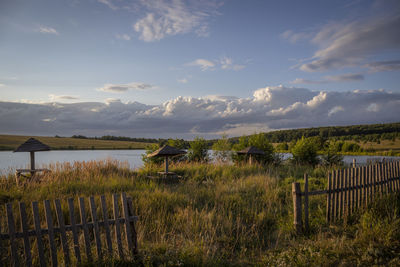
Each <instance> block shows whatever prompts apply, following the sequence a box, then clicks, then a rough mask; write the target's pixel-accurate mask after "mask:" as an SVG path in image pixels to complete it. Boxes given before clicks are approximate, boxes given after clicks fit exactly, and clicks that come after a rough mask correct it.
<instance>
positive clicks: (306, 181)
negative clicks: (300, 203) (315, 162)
mask: <svg viewBox="0 0 400 267" xmlns="http://www.w3.org/2000/svg"><path fill="white" fill-rule="evenodd" d="M308 214H309V213H308V174H307V173H305V174H304V227H305V230H306V231H308V230H309V221H308V219H309V216H308Z"/></svg>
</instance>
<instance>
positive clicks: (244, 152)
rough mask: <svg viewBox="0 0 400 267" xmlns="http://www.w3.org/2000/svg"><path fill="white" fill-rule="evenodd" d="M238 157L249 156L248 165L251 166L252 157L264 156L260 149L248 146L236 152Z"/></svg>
mask: <svg viewBox="0 0 400 267" xmlns="http://www.w3.org/2000/svg"><path fill="white" fill-rule="evenodd" d="M236 153H238V154H239V155H248V156H249V164H250V165H251V164H252V163H253V162H252V155H265V153H264V151H262V150H261V149H259V148H257V147H255V146H249V147H246V148H245V149H243V150H240V151H238V152H236Z"/></svg>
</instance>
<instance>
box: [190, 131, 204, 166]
mask: <svg viewBox="0 0 400 267" xmlns="http://www.w3.org/2000/svg"><path fill="white" fill-rule="evenodd" d="M187 157H188V160H189V161H191V162H208V161H209V157H208V145H207V141H206V140H204V138H201V137H196V138H195V139H194V140H193V141H192V142H190V148H189V150H188V153H187Z"/></svg>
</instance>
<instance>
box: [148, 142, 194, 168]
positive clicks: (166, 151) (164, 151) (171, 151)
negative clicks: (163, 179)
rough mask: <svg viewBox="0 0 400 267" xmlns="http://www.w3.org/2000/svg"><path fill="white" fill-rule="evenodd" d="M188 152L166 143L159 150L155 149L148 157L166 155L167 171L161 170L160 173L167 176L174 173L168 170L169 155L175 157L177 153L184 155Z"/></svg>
mask: <svg viewBox="0 0 400 267" xmlns="http://www.w3.org/2000/svg"><path fill="white" fill-rule="evenodd" d="M183 154H186V152H185V151H183V150H180V149H177V148H175V147H172V146H169V145H165V146H163V147H161V148H159V149H158V150H156V151H154V152H153V153H151V154H149V155H147V157H148V158H151V157H164V158H165V160H164V161H165V172H160V174H163V175H165V176H167V175H169V174H174V173H172V172H168V157H173V156H177V155H183Z"/></svg>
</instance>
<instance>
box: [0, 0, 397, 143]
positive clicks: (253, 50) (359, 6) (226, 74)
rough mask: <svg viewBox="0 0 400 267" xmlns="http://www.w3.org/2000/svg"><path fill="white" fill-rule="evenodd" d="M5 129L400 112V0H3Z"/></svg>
mask: <svg viewBox="0 0 400 267" xmlns="http://www.w3.org/2000/svg"><path fill="white" fill-rule="evenodd" d="M0 36H1V37H0V134H24V135H49V136H52V135H56V134H58V135H62V136H69V135H73V134H84V135H89V136H101V135H106V134H112V135H124V136H132V137H173V138H175V137H184V138H192V137H194V136H204V137H215V136H218V135H220V134H222V133H227V134H229V135H230V136H237V135H242V134H249V133H254V132H261V131H269V130H275V129H287V128H300V127H312V126H327V125H349V124H364V123H383V122H397V121H400V119H399V118H400V116H399V115H398V114H400V87H399V82H400V2H399V1H396V0H393V1H389V0H388V1H384V0H380V1H368V0H358V1H348V0H346V1H286V0H282V1H264V0H259V1H256V0H254V1H253V0H252V1H241V0H237V1H235V0H226V1H216V0H202V1H198V0H186V1H184V0H134V1H130V0H65V1H61V0H60V1H54V0H35V1H32V0H1V1H0Z"/></svg>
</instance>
